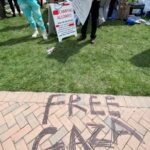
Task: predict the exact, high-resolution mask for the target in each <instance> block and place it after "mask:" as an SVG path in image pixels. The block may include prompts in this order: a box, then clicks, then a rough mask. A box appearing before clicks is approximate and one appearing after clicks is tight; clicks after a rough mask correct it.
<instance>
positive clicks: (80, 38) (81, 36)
mask: <svg viewBox="0 0 150 150" xmlns="http://www.w3.org/2000/svg"><path fill="white" fill-rule="evenodd" d="M85 39H86V36H83V35H80V36H79V37H78V38H77V40H78V41H83V40H85Z"/></svg>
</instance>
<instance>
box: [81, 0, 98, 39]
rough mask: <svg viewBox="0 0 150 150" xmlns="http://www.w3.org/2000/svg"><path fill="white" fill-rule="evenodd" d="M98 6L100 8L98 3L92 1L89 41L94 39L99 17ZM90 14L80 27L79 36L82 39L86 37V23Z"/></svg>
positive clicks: (95, 0)
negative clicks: (80, 35)
mask: <svg viewBox="0 0 150 150" xmlns="http://www.w3.org/2000/svg"><path fill="white" fill-rule="evenodd" d="M99 6H100V2H98V1H97V0H94V1H93V3H92V7H91V11H90V14H91V17H92V18H91V19H92V31H91V39H95V38H96V30H97V21H98V16H99ZM90 14H89V15H88V17H87V19H86V21H85V23H84V25H83V26H82V29H81V34H82V36H83V37H86V32H87V27H88V21H89V18H90Z"/></svg>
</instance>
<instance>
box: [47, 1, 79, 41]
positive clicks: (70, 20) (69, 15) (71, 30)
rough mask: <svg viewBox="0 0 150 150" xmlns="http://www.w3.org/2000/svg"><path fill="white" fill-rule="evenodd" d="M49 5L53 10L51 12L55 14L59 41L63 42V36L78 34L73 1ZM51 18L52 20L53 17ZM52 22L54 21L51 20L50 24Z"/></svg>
mask: <svg viewBox="0 0 150 150" xmlns="http://www.w3.org/2000/svg"><path fill="white" fill-rule="evenodd" d="M49 7H50V8H49V9H50V10H51V11H49V12H50V13H51V14H52V16H53V22H54V26H55V29H56V33H57V36H58V40H59V42H61V41H62V39H63V38H66V37H69V36H72V35H75V36H77V29H76V24H75V17H74V11H73V7H72V2H69V1H68V2H59V3H51V4H50V5H49ZM49 16H51V15H49ZM50 20H51V21H52V19H50ZM51 24H53V23H51V22H49V26H51ZM51 28H52V26H51Z"/></svg>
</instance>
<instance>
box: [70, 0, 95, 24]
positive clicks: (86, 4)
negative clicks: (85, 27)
mask: <svg viewBox="0 0 150 150" xmlns="http://www.w3.org/2000/svg"><path fill="white" fill-rule="evenodd" d="M91 6H92V0H73V8H74V10H75V12H76V14H77V16H78V17H79V20H80V21H81V23H82V24H84V23H85V21H86V19H87V17H88V15H89V12H90V9H91Z"/></svg>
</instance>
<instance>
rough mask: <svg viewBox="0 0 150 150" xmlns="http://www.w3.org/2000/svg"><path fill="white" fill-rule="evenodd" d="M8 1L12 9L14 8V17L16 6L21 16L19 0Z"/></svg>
mask: <svg viewBox="0 0 150 150" xmlns="http://www.w3.org/2000/svg"><path fill="white" fill-rule="evenodd" d="M13 2H14V4H13ZM8 3H9V5H10V8H11V10H12V13H13V17H16V13H15V7H16V9H17V11H18V14H19V16H21V11H20V7H19V5H18V3H17V0H8ZM14 5H15V7H14Z"/></svg>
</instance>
